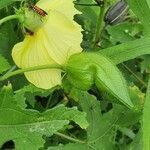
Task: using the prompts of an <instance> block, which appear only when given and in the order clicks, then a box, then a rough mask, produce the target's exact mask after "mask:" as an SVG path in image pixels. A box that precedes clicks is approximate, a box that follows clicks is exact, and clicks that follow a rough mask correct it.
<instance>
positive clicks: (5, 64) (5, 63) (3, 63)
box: [0, 55, 10, 73]
mask: <svg viewBox="0 0 150 150" xmlns="http://www.w3.org/2000/svg"><path fill="white" fill-rule="evenodd" d="M0 64H1V65H0V73H2V72H4V71H6V70H8V69H10V64H9V63H8V61H7V60H6V59H5V58H4V57H3V56H2V55H0Z"/></svg>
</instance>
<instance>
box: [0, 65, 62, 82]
mask: <svg viewBox="0 0 150 150" xmlns="http://www.w3.org/2000/svg"><path fill="white" fill-rule="evenodd" d="M43 69H61V70H64V68H63V66H61V65H59V64H50V65H42V66H35V67H29V68H24V69H18V70H16V71H13V72H10V73H8V74H5V75H4V76H2V77H0V81H3V80H6V79H8V78H10V77H12V76H15V75H18V74H22V73H25V72H31V71H37V70H43Z"/></svg>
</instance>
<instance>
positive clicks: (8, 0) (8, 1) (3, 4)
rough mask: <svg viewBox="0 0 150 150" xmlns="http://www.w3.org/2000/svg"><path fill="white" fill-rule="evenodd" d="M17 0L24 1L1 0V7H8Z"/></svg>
mask: <svg viewBox="0 0 150 150" xmlns="http://www.w3.org/2000/svg"><path fill="white" fill-rule="evenodd" d="M16 1H22V0H0V9H2V8H4V7H7V6H8V5H10V4H12V3H14V2H16Z"/></svg>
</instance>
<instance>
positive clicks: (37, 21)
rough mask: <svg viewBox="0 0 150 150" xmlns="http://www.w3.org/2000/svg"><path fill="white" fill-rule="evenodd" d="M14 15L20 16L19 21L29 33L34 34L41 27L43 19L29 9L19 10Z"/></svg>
mask: <svg viewBox="0 0 150 150" xmlns="http://www.w3.org/2000/svg"><path fill="white" fill-rule="evenodd" d="M16 14H17V15H22V19H20V20H19V21H20V22H21V23H22V24H23V26H24V27H25V28H27V29H28V30H29V31H32V32H36V31H37V30H38V29H39V28H40V27H42V26H43V23H44V19H43V18H42V17H41V16H40V15H39V14H37V13H36V12H35V11H34V10H32V9H31V8H28V7H24V8H21V9H20V10H17V11H16Z"/></svg>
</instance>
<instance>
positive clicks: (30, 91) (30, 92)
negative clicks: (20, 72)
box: [14, 84, 50, 108]
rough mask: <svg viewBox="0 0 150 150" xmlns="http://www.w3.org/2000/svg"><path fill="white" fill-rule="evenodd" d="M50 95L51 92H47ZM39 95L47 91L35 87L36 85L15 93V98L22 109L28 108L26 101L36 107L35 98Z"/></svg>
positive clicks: (25, 87)
mask: <svg viewBox="0 0 150 150" xmlns="http://www.w3.org/2000/svg"><path fill="white" fill-rule="evenodd" d="M47 92H48V94H50V90H48V91H47ZM39 93H42V94H43V93H46V90H43V89H39V88H37V87H35V86H34V85H31V84H29V85H27V86H24V87H23V88H21V89H19V90H17V91H15V95H14V98H15V100H16V102H17V104H18V105H19V106H20V107H21V108H26V103H25V102H26V101H28V103H29V104H30V105H31V106H32V107H34V105H35V97H34V96H36V95H37V94H39Z"/></svg>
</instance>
